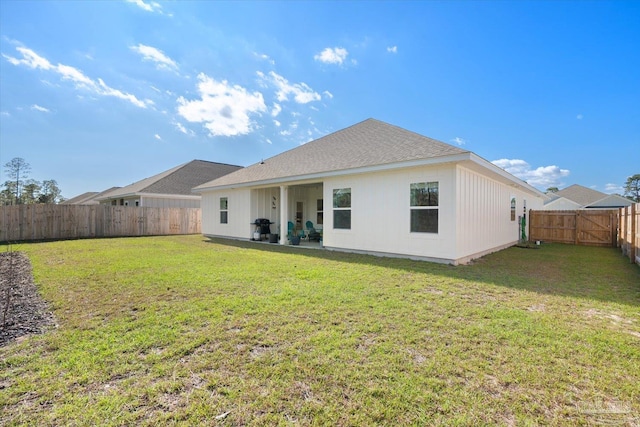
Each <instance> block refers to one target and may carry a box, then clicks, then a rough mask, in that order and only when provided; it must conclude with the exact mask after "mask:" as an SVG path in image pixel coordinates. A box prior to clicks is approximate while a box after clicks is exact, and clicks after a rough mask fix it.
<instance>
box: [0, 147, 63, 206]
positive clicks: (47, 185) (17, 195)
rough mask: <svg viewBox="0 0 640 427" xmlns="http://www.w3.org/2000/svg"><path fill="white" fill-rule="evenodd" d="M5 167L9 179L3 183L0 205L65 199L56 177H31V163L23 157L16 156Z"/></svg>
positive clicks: (53, 201) (61, 200) (0, 192)
mask: <svg viewBox="0 0 640 427" xmlns="http://www.w3.org/2000/svg"><path fill="white" fill-rule="evenodd" d="M4 167H5V173H6V175H7V177H8V178H9V180H8V181H5V182H4V184H2V187H1V188H2V190H1V191H0V205H28V204H35V203H60V202H63V201H64V200H65V199H64V197H62V191H61V190H60V187H58V183H57V182H56V180H55V179H45V180H44V181H37V180H35V179H30V178H29V173H30V172H31V165H29V163H27V162H26V161H25V160H24V159H23V158H21V157H15V158H13V159H11V161H9V162H8V163H6V164H5V165H4Z"/></svg>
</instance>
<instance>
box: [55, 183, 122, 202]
mask: <svg viewBox="0 0 640 427" xmlns="http://www.w3.org/2000/svg"><path fill="white" fill-rule="evenodd" d="M118 188H120V187H111V188H109V189H107V190H104V191H87V192H86V193H82V194H80V195H78V196H75V197H72V198H70V199H69V200H65V201H64V202H62V203H60V204H61V205H99V204H100V202H98V201H97V200H96V198H98V197H102V196H103V195H105V194H107V193H109V192H111V191H113V190H117V189H118Z"/></svg>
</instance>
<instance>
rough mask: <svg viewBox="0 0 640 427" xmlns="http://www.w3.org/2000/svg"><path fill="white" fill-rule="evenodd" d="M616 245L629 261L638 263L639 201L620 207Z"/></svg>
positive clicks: (639, 256) (639, 260) (639, 237)
mask: <svg viewBox="0 0 640 427" xmlns="http://www.w3.org/2000/svg"><path fill="white" fill-rule="evenodd" d="M618 246H619V247H620V248H621V249H622V253H623V254H624V255H626V256H628V257H629V259H630V260H631V262H635V263H636V264H640V251H639V250H638V247H640V203H636V204H634V205H631V206H628V207H626V208H620V226H619V227H618Z"/></svg>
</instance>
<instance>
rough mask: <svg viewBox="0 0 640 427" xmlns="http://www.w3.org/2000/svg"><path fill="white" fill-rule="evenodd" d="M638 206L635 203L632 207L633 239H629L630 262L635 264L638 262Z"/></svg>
mask: <svg viewBox="0 0 640 427" xmlns="http://www.w3.org/2000/svg"><path fill="white" fill-rule="evenodd" d="M637 205H638V204H637V203H634V204H632V205H631V236H630V237H631V238H630V239H629V260H630V261H631V262H633V263H635V262H636V249H637V248H636V231H637V230H636V224H637V223H638V220H637V219H636V206H637Z"/></svg>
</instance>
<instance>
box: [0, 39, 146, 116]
mask: <svg viewBox="0 0 640 427" xmlns="http://www.w3.org/2000/svg"><path fill="white" fill-rule="evenodd" d="M16 50H17V51H18V52H20V53H21V54H22V58H20V59H18V58H14V57H11V56H8V55H5V54H2V56H4V57H5V59H6V60H7V61H9V63H11V64H13V65H16V66H20V65H23V66H26V67H29V68H31V69H41V70H45V71H51V72H54V73H56V74H58V75H59V76H60V77H61V78H62V80H68V81H71V82H72V83H74V85H75V87H76V88H77V89H84V90H88V91H89V92H92V93H94V94H96V95H102V96H112V97H116V98H120V99H124V100H126V101H129V102H131V103H132V104H133V105H135V106H136V107H140V108H147V107H148V106H149V105H153V101H151V100H149V99H147V100H144V101H143V100H140V99H138V98H137V97H136V96H135V95H133V94H130V93H126V92H122V91H121V90H118V89H114V88H112V87H110V86H108V85H107V84H106V83H105V82H104V81H103V80H102V79H100V78H99V79H98V80H97V81H96V80H93V79H91V78H90V77H88V76H86V75H85V74H84V73H83V72H82V71H80V70H78V69H77V68H75V67H72V66H70V65H64V64H58V65H53V64H52V63H51V62H49V60H47V59H46V58H44V57H42V56H40V55H38V54H37V53H35V52H34V51H33V50H31V49H28V48H26V47H21V46H20V47H17V48H16Z"/></svg>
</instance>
